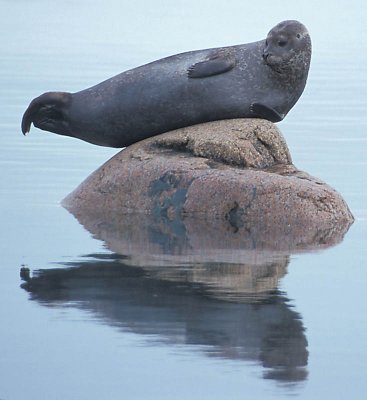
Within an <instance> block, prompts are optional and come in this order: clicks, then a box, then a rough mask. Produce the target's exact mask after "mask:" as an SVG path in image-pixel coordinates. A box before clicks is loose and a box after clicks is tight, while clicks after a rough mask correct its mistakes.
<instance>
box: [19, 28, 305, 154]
mask: <svg viewBox="0 0 367 400" xmlns="http://www.w3.org/2000/svg"><path fill="white" fill-rule="evenodd" d="M310 60H311V39H310V35H309V33H308V31H307V29H306V28H305V26H304V25H303V24H301V23H300V22H298V21H284V22H281V23H279V24H278V25H276V26H275V27H274V28H273V29H272V30H271V31H270V32H269V34H268V36H267V38H266V40H261V41H258V42H254V43H249V44H242V45H236V46H230V47H220V48H214V49H206V50H197V51H191V52H186V53H182V54H177V55H173V56H170V57H167V58H163V59H160V60H157V61H154V62H151V63H149V64H146V65H143V66H141V67H137V68H134V69H131V70H129V71H126V72H123V73H121V74H119V75H116V76H115V77H113V78H110V79H108V80H106V81H104V82H102V83H99V84H98V85H96V86H93V87H91V88H89V89H85V90H82V91H80V92H77V93H67V92H47V93H44V94H42V95H41V96H39V97H37V98H35V99H34V100H33V101H32V102H31V103H30V105H29V107H28V108H27V110H26V111H25V113H24V116H23V120H22V131H23V133H24V134H26V133H27V132H29V130H30V127H31V124H32V123H33V124H34V126H36V127H37V128H40V129H43V130H46V131H50V132H54V133H57V134H60V135H66V136H72V137H76V138H79V139H82V140H85V141H87V142H90V143H94V144H97V145H101V146H110V147H125V146H128V145H130V144H132V143H135V142H137V141H139V140H142V139H145V138H147V137H150V136H154V135H157V134H160V133H163V132H167V131H170V130H173V129H178V128H182V127H185V126H190V125H194V124H198V123H202V122H208V121H214V120H221V119H232V118H264V119H267V120H269V121H272V122H278V121H281V120H282V119H283V118H284V117H285V116H286V115H287V113H288V112H289V110H290V109H291V108H292V107H293V106H294V104H295V103H296V102H297V100H298V99H299V97H300V95H301V94H302V92H303V89H304V87H305V85H306V80H307V75H308V70H309V65H310Z"/></svg>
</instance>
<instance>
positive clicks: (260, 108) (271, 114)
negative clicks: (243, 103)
mask: <svg viewBox="0 0 367 400" xmlns="http://www.w3.org/2000/svg"><path fill="white" fill-rule="evenodd" d="M250 111H251V114H252V116H253V117H254V118H264V119H267V120H268V121H271V122H279V121H281V120H282V119H283V118H284V117H285V115H284V114H279V113H278V111H276V110H274V108H271V107H268V106H265V105H264V104H261V103H252V104H251V106H250Z"/></svg>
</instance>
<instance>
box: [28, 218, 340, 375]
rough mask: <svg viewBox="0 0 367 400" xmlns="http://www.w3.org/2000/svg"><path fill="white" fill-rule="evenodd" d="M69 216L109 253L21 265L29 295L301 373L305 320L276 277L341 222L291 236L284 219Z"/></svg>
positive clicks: (331, 239) (332, 239)
mask: <svg viewBox="0 0 367 400" xmlns="http://www.w3.org/2000/svg"><path fill="white" fill-rule="evenodd" d="M76 216H77V218H78V219H79V221H80V222H81V223H82V224H83V225H84V226H85V227H86V228H87V229H88V230H89V231H90V232H91V233H92V234H93V235H94V236H95V237H96V238H98V239H101V240H103V241H104V242H105V244H106V245H107V247H108V248H109V249H110V250H112V251H113V254H111V255H108V254H103V255H101V254H100V255H98V254H96V255H89V256H85V257H82V258H81V259H80V260H78V261H76V262H72V263H68V264H63V265H62V267H61V268H57V269H44V270H37V271H34V272H33V275H32V277H30V276H29V275H28V274H27V273H25V272H24V271H23V279H24V281H25V282H24V284H23V285H22V286H23V288H24V289H26V290H27V291H29V292H30V293H31V299H33V300H37V301H39V302H41V303H43V304H44V305H55V304H58V305H62V304H68V305H70V304H72V305H74V306H75V307H78V308H81V309H85V310H88V311H91V312H93V313H94V314H95V315H97V316H98V318H99V319H100V320H101V321H103V322H104V323H106V324H111V325H118V326H121V327H123V329H127V330H130V331H132V332H135V333H137V334H148V335H154V337H156V338H159V339H158V340H161V341H167V342H169V343H173V344H186V345H192V346H194V348H196V346H197V348H199V349H201V350H202V351H203V352H205V353H206V354H208V355H209V356H215V357H222V358H228V359H233V360H234V359H236V360H244V361H256V362H260V363H261V364H262V365H263V367H264V378H269V379H275V380H278V381H285V382H295V381H300V380H304V379H306V377H307V361H308V351H307V339H306V336H305V333H304V331H305V329H304V327H303V324H302V321H301V317H300V315H299V314H298V313H297V312H296V311H295V310H294V309H293V308H292V307H290V305H289V302H288V299H287V298H286V296H285V295H284V294H283V293H281V292H280V291H279V289H278V283H279V279H280V278H282V277H283V276H284V275H285V274H286V273H287V267H288V264H289V255H290V254H291V253H292V252H294V251H306V250H308V251H310V250H315V249H320V248H324V247H328V246H330V245H332V244H335V243H337V242H338V241H340V240H341V239H342V237H343V234H344V231H345V230H346V229H347V227H346V228H345V229H344V230H343V229H341V227H338V228H334V229H333V230H332V231H331V230H330V231H327V232H325V231H324V232H309V231H307V230H305V234H304V236H303V237H294V236H292V229H291V228H290V227H286V229H285V230H283V231H282V229H281V227H274V228H272V229H267V230H266V229H262V230H261V229H259V227H258V228H257V229H255V230H250V229H249V227H245V226H241V227H238V226H233V224H231V221H230V220H226V221H217V222H213V221H211V222H207V221H200V220H185V219H184V220H177V219H176V220H173V221H171V220H169V219H168V218H164V217H160V218H157V217H144V216H141V215H139V216H131V215H130V216H119V215H113V216H112V215H107V214H106V215H99V216H98V217H97V216H96V215H92V216H91V215H86V214H77V215H76ZM260 228H261V227H260ZM262 228H264V227H262Z"/></svg>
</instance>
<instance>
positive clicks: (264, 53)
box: [263, 51, 271, 62]
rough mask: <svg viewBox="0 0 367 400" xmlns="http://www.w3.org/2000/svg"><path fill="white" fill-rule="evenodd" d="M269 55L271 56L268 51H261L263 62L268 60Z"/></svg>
mask: <svg viewBox="0 0 367 400" xmlns="http://www.w3.org/2000/svg"><path fill="white" fill-rule="evenodd" d="M270 56H271V54H270V53H269V52H267V51H264V52H263V59H264V61H265V62H267V61H268V58H269V57H270Z"/></svg>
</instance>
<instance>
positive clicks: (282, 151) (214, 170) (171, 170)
mask: <svg viewBox="0 0 367 400" xmlns="http://www.w3.org/2000/svg"><path fill="white" fill-rule="evenodd" d="M63 205H64V206H65V207H66V208H67V209H69V210H70V211H71V212H73V213H74V214H75V213H78V212H79V211H80V210H83V211H84V212H98V211H103V210H111V211H118V212H119V213H122V214H129V213H145V214H151V215H153V216H161V217H164V218H168V219H169V220H175V219H176V218H185V217H188V216H190V217H195V218H204V219H207V218H212V219H220V220H222V221H224V222H225V223H226V224H228V225H229V226H231V227H232V228H234V229H240V228H244V229H246V228H250V227H253V226H256V229H257V230H266V229H269V227H271V229H272V230H275V231H276V230H277V229H279V230H281V231H284V229H287V230H290V231H292V232H293V233H294V234H297V232H299V233H301V232H304V231H305V230H310V231H313V230H314V229H317V230H319V229H332V228H334V227H335V226H337V225H340V224H341V225H342V226H349V225H350V224H351V223H352V222H353V216H352V214H351V212H350V210H349V208H348V206H347V204H346V202H345V201H344V200H343V198H342V197H341V196H340V194H339V193H337V192H336V191H335V190H334V189H333V188H331V187H330V186H328V185H327V184H326V183H324V182H322V181H320V180H319V179H317V178H314V177H312V176H310V175H308V174H307V173H305V172H302V171H300V170H298V169H297V168H296V167H295V166H294V165H293V164H292V160H291V156H290V153H289V150H288V147H287V145H286V142H285V140H284V138H283V136H282V134H281V133H280V131H279V130H278V129H277V127H276V126H275V125H274V124H272V123H271V122H268V121H265V120H259V119H236V120H223V121H215V122H209V123H205V124H200V125H195V126H191V127H187V128H183V129H178V130H176V131H172V132H168V133H165V134H162V135H159V136H155V137H152V138H149V139H146V140H144V141H141V142H139V143H136V144H133V145H131V146H129V147H127V148H126V149H124V150H122V151H120V152H119V153H118V154H117V155H115V156H114V157H113V158H111V159H110V160H109V161H108V162H106V163H105V164H104V165H102V166H101V167H100V168H99V169H97V170H96V171H95V172H94V173H93V174H91V175H90V176H89V177H88V178H87V179H86V180H85V181H84V182H83V183H82V184H81V185H80V186H79V187H77V188H76V189H75V190H74V191H73V192H72V193H71V194H69V195H68V196H67V197H66V198H65V199H64V201H63ZM88 210H89V211H88Z"/></svg>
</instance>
